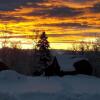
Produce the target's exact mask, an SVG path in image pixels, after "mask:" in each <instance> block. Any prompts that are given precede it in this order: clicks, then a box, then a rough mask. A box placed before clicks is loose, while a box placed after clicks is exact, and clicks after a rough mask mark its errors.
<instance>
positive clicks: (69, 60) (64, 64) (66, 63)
mask: <svg viewBox="0 0 100 100" xmlns="http://www.w3.org/2000/svg"><path fill="white" fill-rule="evenodd" d="M56 57H57V61H58V63H59V65H60V67H61V70H64V71H75V68H74V67H73V64H74V63H75V62H77V61H80V60H83V59H86V58H83V57H75V56H73V55H70V54H69V55H68V54H58V55H56ZM86 60H87V59H86Z"/></svg>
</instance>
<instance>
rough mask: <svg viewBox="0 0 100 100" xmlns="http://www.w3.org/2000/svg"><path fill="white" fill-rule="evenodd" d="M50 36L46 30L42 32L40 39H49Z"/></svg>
mask: <svg viewBox="0 0 100 100" xmlns="http://www.w3.org/2000/svg"><path fill="white" fill-rule="evenodd" d="M47 38H48V37H47V35H46V33H45V32H43V33H42V34H41V36H40V39H47Z"/></svg>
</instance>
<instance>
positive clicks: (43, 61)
mask: <svg viewBox="0 0 100 100" xmlns="http://www.w3.org/2000/svg"><path fill="white" fill-rule="evenodd" d="M47 39H48V37H47V35H46V33H45V32H43V33H42V34H41V36H40V40H39V41H38V43H37V48H38V54H39V64H40V65H41V67H42V69H43V70H44V69H45V68H47V67H48V65H49V63H50V61H51V53H50V50H49V47H50V46H49V42H48V40H47Z"/></svg>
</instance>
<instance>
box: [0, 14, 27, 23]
mask: <svg viewBox="0 0 100 100" xmlns="http://www.w3.org/2000/svg"><path fill="white" fill-rule="evenodd" d="M0 20H2V21H17V22H18V21H26V19H25V18H22V17H21V16H19V17H18V16H11V15H5V14H0Z"/></svg>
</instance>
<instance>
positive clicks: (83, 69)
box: [74, 60, 93, 75]
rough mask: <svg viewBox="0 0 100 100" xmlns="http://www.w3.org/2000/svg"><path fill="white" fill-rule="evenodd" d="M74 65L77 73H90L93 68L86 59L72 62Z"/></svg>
mask: <svg viewBox="0 0 100 100" xmlns="http://www.w3.org/2000/svg"><path fill="white" fill-rule="evenodd" d="M74 67H75V69H76V72H77V73H78V74H86V75H92V71H93V68H92V66H91V64H90V63H89V62H88V61H87V60H81V61H78V62H76V63H74Z"/></svg>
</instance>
